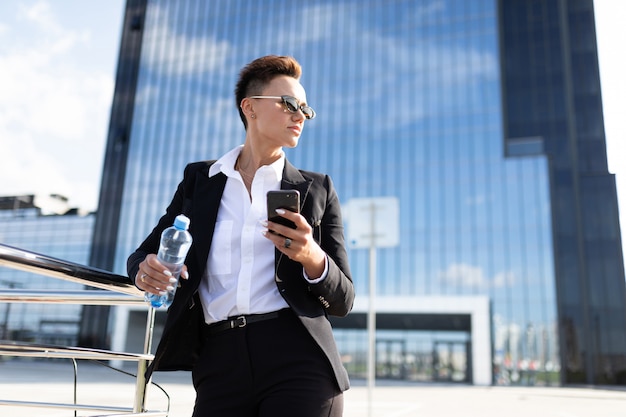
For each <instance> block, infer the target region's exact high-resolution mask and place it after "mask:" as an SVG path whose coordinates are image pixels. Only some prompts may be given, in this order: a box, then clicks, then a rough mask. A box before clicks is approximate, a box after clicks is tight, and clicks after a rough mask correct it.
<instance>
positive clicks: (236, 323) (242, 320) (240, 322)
mask: <svg viewBox="0 0 626 417" xmlns="http://www.w3.org/2000/svg"><path fill="white" fill-rule="evenodd" d="M247 324H248V321H247V320H246V316H239V317H237V318H236V319H235V320H233V322H232V324H231V328H234V327H246V325H247Z"/></svg>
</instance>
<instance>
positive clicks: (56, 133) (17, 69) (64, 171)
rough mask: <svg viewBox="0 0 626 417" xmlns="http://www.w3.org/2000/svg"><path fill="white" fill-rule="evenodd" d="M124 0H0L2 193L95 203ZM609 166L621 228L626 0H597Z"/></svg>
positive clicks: (625, 191)
mask: <svg viewBox="0 0 626 417" xmlns="http://www.w3.org/2000/svg"><path fill="white" fill-rule="evenodd" d="M124 5H125V2H124V1H123V0H92V1H79V0H54V1H52V0H48V1H46V0H14V1H3V2H0V155H1V157H2V163H1V164H0V184H1V185H0V195H18V194H33V193H34V194H50V193H57V194H61V195H64V196H66V197H68V198H69V199H70V204H71V206H75V207H80V208H82V209H86V210H93V209H95V208H96V204H97V197H98V189H99V186H100V177H101V169H102V159H103V155H104V146H105V142H106V135H107V127H108V121H109V113H110V106H111V101H112V97H113V87H114V76H115V69H116V64H117V54H118V48H119V41H120V35H121V22H122V17H123V11H124ZM595 5H596V24H597V34H598V44H599V55H600V71H601V79H602V87H603V91H602V93H603V101H604V115H605V128H606V137H607V143H608V158H609V170H610V171H611V172H612V173H615V174H617V184H618V194H619V196H620V206H621V207H623V209H622V216H621V223H622V225H623V227H622V229H623V230H624V229H626V164H625V163H624V159H625V157H626V121H625V120H624V117H623V105H622V101H623V97H625V96H626V81H625V80H624V76H623V74H625V73H626V58H624V53H623V52H622V49H623V48H622V45H620V41H621V40H622V39H624V38H626V34H625V32H626V29H625V28H624V27H623V22H624V21H626V2H625V1H616V0H595Z"/></svg>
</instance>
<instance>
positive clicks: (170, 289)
mask: <svg viewBox="0 0 626 417" xmlns="http://www.w3.org/2000/svg"><path fill="white" fill-rule="evenodd" d="M165 289H166V290H168V291H174V287H172V286H171V285H168V286H167V287H165Z"/></svg>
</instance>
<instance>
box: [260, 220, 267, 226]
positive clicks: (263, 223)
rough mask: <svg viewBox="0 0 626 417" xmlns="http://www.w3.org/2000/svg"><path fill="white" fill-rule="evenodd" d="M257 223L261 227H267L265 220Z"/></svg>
mask: <svg viewBox="0 0 626 417" xmlns="http://www.w3.org/2000/svg"><path fill="white" fill-rule="evenodd" d="M259 223H260V224H261V226H263V227H267V220H261V221H260V222H259Z"/></svg>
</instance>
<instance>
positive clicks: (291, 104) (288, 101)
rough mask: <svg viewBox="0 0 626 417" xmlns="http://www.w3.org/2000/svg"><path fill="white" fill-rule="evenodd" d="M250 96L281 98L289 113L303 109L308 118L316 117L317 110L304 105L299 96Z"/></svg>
mask: <svg viewBox="0 0 626 417" xmlns="http://www.w3.org/2000/svg"><path fill="white" fill-rule="evenodd" d="M248 98H279V99H281V100H282V101H283V105H284V106H285V108H286V109H287V111H289V113H296V112H297V111H298V110H302V114H304V117H306V118H307V120H311V119H313V118H314V117H315V110H313V109H312V108H311V107H309V106H302V105H300V102H299V101H298V99H297V98H295V97H291V96H250V97H248Z"/></svg>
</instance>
